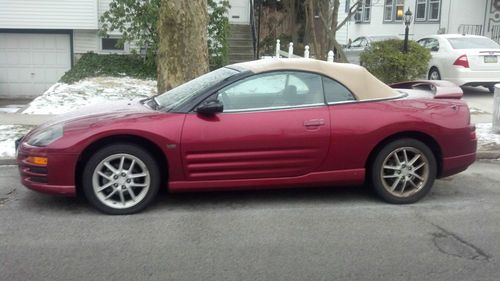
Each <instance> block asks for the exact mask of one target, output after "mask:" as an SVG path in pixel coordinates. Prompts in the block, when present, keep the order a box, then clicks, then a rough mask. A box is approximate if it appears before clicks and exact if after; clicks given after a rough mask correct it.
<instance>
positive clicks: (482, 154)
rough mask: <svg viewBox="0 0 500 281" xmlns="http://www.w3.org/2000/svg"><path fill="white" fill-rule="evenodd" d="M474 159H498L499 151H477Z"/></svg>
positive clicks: (499, 156)
mask: <svg viewBox="0 0 500 281" xmlns="http://www.w3.org/2000/svg"><path fill="white" fill-rule="evenodd" d="M476 159H477V160H481V159H488V160H491V159H500V151H478V152H476Z"/></svg>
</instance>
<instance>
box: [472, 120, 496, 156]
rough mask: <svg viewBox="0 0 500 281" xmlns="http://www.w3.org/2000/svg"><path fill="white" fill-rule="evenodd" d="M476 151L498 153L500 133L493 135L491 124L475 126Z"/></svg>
mask: <svg viewBox="0 0 500 281" xmlns="http://www.w3.org/2000/svg"><path fill="white" fill-rule="evenodd" d="M476 136H477V146H478V147H477V150H481V151H500V133H498V134H495V133H493V126H492V123H478V124H476Z"/></svg>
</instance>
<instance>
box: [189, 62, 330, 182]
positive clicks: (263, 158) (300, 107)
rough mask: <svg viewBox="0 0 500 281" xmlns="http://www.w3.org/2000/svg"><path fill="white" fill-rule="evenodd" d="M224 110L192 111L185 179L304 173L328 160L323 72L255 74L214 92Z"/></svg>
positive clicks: (249, 177)
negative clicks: (204, 113)
mask: <svg viewBox="0 0 500 281" xmlns="http://www.w3.org/2000/svg"><path fill="white" fill-rule="evenodd" d="M214 99H218V100H219V101H221V102H222V103H223V104H224V111H223V112H221V113H218V114H215V115H202V114H197V113H194V112H193V113H191V114H188V115H187V117H186V120H185V123H184V128H183V133H182V139H181V151H182V156H183V161H184V163H183V164H184V172H185V177H186V179H187V180H215V179H217V180H230V179H251V178H279V177H294V176H301V175H305V174H307V173H309V172H312V171H315V170H317V169H318V167H319V166H320V165H321V164H322V162H323V161H324V159H325V157H326V154H327V152H328V146H329V140H330V119H329V113H328V108H327V107H326V105H325V102H324V95H323V88H322V83H321V76H319V75H316V74H312V73H304V72H294V71H278V72H271V73H265V74H257V75H253V76H250V77H247V78H244V79H242V80H240V81H238V82H235V83H233V84H231V85H229V86H227V87H225V88H223V89H221V90H219V91H218V92H217V93H214V94H213V95H212V96H210V97H209V98H208V99H207V101H206V102H209V101H211V100H212V101H213V100H214Z"/></svg>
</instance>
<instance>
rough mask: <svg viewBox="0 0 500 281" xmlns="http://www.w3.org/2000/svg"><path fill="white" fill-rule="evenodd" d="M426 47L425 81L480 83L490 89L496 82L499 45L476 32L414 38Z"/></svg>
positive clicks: (499, 68) (499, 70) (498, 78)
mask: <svg viewBox="0 0 500 281" xmlns="http://www.w3.org/2000/svg"><path fill="white" fill-rule="evenodd" d="M417 42H418V43H419V44H420V45H422V46H423V47H425V48H427V49H429V50H430V51H431V54H432V58H431V60H430V62H429V70H428V79H429V80H448V81H451V82H453V83H455V84H457V85H459V86H484V87H486V88H488V89H489V90H490V91H491V92H493V91H494V88H495V87H494V85H495V84H496V83H500V45H499V44H498V43H496V42H495V41H493V40H491V39H489V38H487V37H484V36H477V35H461V34H443V35H431V36H426V37H424V38H422V39H420V40H418V41H417Z"/></svg>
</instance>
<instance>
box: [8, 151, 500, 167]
mask: <svg viewBox="0 0 500 281" xmlns="http://www.w3.org/2000/svg"><path fill="white" fill-rule="evenodd" d="M476 159H477V160H492V159H500V151H478V152H476ZM7 165H17V162H16V159H14V158H0V166H7Z"/></svg>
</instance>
